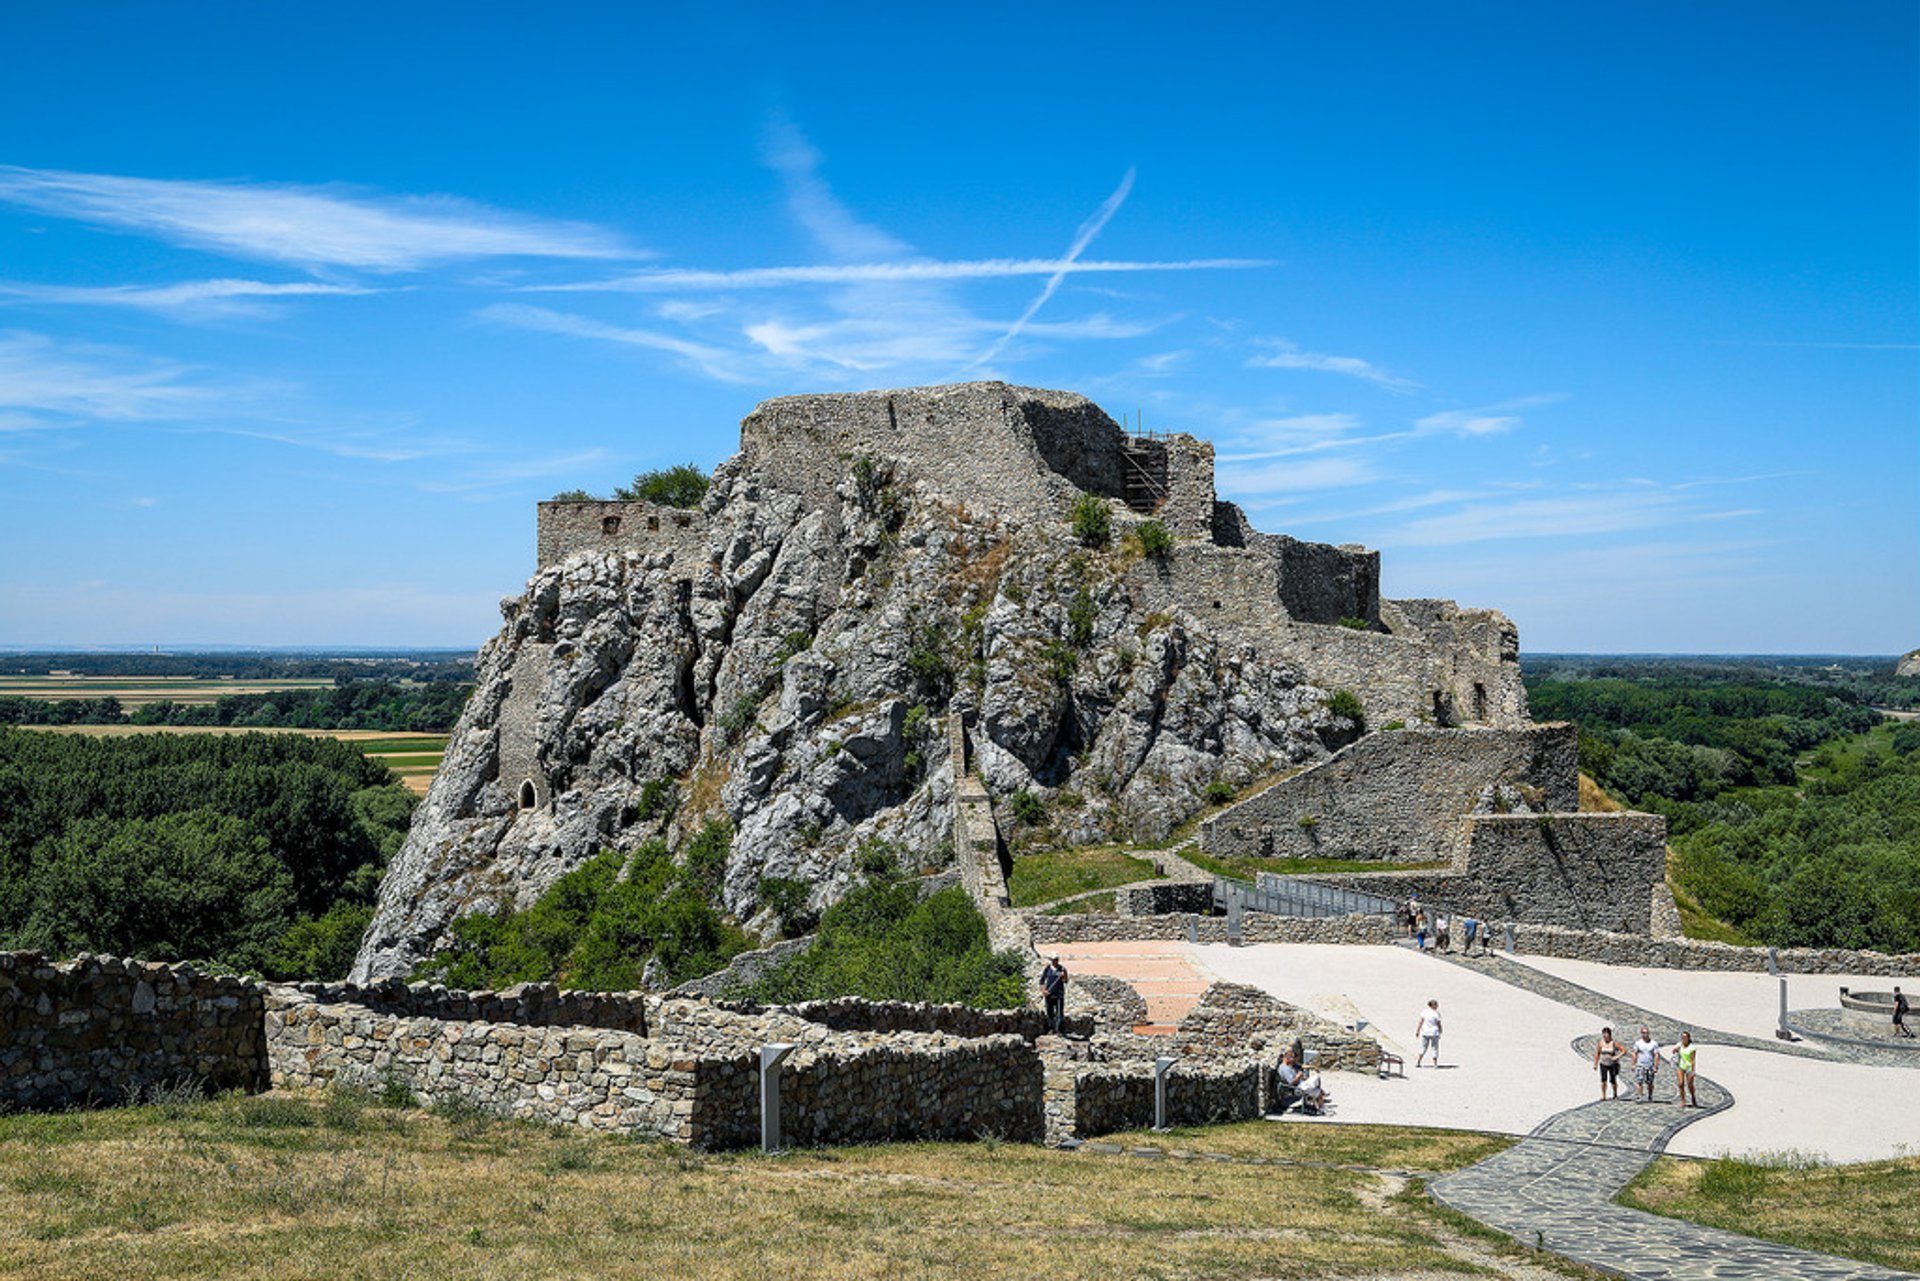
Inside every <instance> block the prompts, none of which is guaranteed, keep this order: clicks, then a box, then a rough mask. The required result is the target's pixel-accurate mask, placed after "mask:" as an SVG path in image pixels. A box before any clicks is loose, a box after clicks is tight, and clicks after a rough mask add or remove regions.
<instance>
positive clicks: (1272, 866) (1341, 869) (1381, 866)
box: [1180, 850, 1453, 881]
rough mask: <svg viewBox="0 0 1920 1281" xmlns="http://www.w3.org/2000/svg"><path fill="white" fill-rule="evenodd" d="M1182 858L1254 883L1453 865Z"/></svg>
mask: <svg viewBox="0 0 1920 1281" xmlns="http://www.w3.org/2000/svg"><path fill="white" fill-rule="evenodd" d="M1180 857H1181V858H1184V859H1186V860H1187V862H1189V863H1191V864H1193V865H1194V866H1195V867H1198V868H1202V869H1204V870H1205V871H1209V872H1212V873H1213V874H1214V875H1215V876H1231V877H1233V878H1234V879H1236V880H1241V881H1251V880H1254V879H1255V878H1256V877H1257V876H1258V875H1259V874H1260V873H1261V872H1271V873H1273V874H1274V875H1275V876H1312V875H1315V874H1331V873H1336V872H1337V873H1347V872H1431V871H1435V870H1438V869H1442V868H1448V867H1451V866H1453V865H1452V864H1451V863H1449V862H1447V861H1446V860H1445V859H1441V860H1440V861H1438V862H1434V863H1386V862H1382V861H1381V860H1379V859H1354V858H1212V857H1210V856H1208V855H1206V854H1202V853H1199V852H1198V851H1196V850H1181V851H1180Z"/></svg>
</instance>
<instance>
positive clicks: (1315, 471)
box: [1219, 457, 1380, 510]
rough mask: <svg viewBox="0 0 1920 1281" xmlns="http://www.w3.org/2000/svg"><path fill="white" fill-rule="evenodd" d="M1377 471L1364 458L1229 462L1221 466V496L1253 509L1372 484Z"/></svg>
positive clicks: (1376, 479)
mask: <svg viewBox="0 0 1920 1281" xmlns="http://www.w3.org/2000/svg"><path fill="white" fill-rule="evenodd" d="M1379 479H1380V473H1379V471H1378V470H1377V469H1376V468H1375V467H1374V466H1373V464H1372V463H1370V462H1368V461H1367V460H1366V459H1364V458H1350V457H1331V458H1308V459H1303V460H1300V461H1288V462H1282V461H1263V462H1229V463H1225V464H1223V465H1222V466H1221V468H1220V472H1219V484H1220V491H1221V493H1222V494H1224V495H1226V496H1227V497H1229V498H1232V499H1234V500H1235V501H1237V502H1241V503H1244V504H1245V505H1246V506H1248V507H1252V508H1255V509H1256V510H1257V509H1259V508H1261V507H1270V506H1273V505H1274V504H1275V503H1276V502H1279V501H1282V500H1283V499H1286V498H1290V497H1292V496H1293V495H1297V494H1303V493H1308V492H1311V491H1313V490H1321V489H1348V488H1351V487H1353V486H1355V485H1368V484H1373V483H1375V482H1376V481H1378V480H1379Z"/></svg>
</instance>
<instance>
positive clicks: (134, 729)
mask: <svg viewBox="0 0 1920 1281" xmlns="http://www.w3.org/2000/svg"><path fill="white" fill-rule="evenodd" d="M15 728H16V729H24V730H32V731H33V732H34V733H36V734H83V735H85V736H86V737H88V738H126V737H128V736H129V735H133V734H305V735H306V736H307V737H308V738H334V739H338V740H340V741H341V742H343V743H364V742H369V741H371V740H373V739H377V738H422V737H426V736H425V735H422V734H414V733H406V734H402V733H398V732H396V731H394V730H390V729H291V728H287V727H283V726H271V725H269V726H246V725H19V726H15ZM440 737H445V735H441V736H440Z"/></svg>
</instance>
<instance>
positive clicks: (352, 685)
mask: <svg viewBox="0 0 1920 1281" xmlns="http://www.w3.org/2000/svg"><path fill="white" fill-rule="evenodd" d="M472 693H473V686H472V685H470V684H467V683H464V682H455V681H434V682H431V683H427V684H416V683H413V682H407V683H400V682H396V681H383V680H375V681H351V682H346V683H342V684H339V685H336V686H334V687H333V688H332V689H282V690H272V691H269V692H266V693H260V694H225V695H222V696H221V697H219V698H217V699H215V700H214V701H213V702H211V703H175V702H171V701H161V702H156V703H147V704H144V705H142V706H140V707H136V708H134V709H133V710H131V711H128V710H127V709H126V708H125V707H123V706H122V705H121V703H120V700H119V699H117V698H113V697H111V696H108V697H102V698H68V699H51V700H50V699H38V698H14V697H4V698H0V725H152V726H154V727H156V728H160V727H165V726H169V725H186V726H193V725H224V726H238V727H241V728H250V729H268V728H276V729H371V730H391V731H393V732H395V733H414V734H425V733H442V734H444V733H446V732H447V731H449V730H451V729H452V728H453V723H454V721H456V720H458V719H459V717H460V710H461V708H463V707H465V706H466V703H467V697H468V695H470V694H472Z"/></svg>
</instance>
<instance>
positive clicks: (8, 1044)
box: [0, 952, 266, 1110]
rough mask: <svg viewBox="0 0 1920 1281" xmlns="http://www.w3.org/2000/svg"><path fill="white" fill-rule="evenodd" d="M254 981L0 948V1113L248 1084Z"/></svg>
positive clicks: (257, 1044) (252, 1079)
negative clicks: (152, 1090) (158, 1090)
mask: <svg viewBox="0 0 1920 1281" xmlns="http://www.w3.org/2000/svg"><path fill="white" fill-rule="evenodd" d="M263 1009H264V1007H263V1003H262V1000H261V994H260V990H259V989H258V988H257V987H255V986H254V985H253V984H252V983H250V982H248V981H247V980H245V979H240V978H232V977H227V976H224V975H214V974H202V973H200V972H198V971H196V970H195V969H194V968H193V967H192V966H190V965H162V964H157V963H153V962H147V961H136V960H131V959H129V960H121V959H119V958H116V957H111V956H99V957H96V956H88V955H84V954H83V955H81V956H78V957H75V958H74V959H73V960H71V961H66V962H62V963H60V964H57V965H56V964H51V963H49V962H48V961H47V960H46V959H45V958H44V957H43V956H41V955H40V954H39V953H38V952H0V1110H4V1109H5V1108H9V1107H20V1108H59V1107H71V1106H81V1105H85V1104H91V1103H113V1102H118V1101H121V1100H123V1099H126V1098H128V1097H130V1096H132V1095H134V1094H136V1093H137V1092H138V1091H139V1090H140V1089H142V1088H143V1087H147V1086H158V1085H172V1084H177V1083H180V1082H191V1083H194V1084H198V1085H204V1086H208V1087H211V1088H215V1089H257V1088H259V1087H260V1086H261V1085H262V1084H264V1082H265V1080H266V1060H265V1057H264V1054H263V1047H262V1042H261V1020H262V1013H263Z"/></svg>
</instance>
